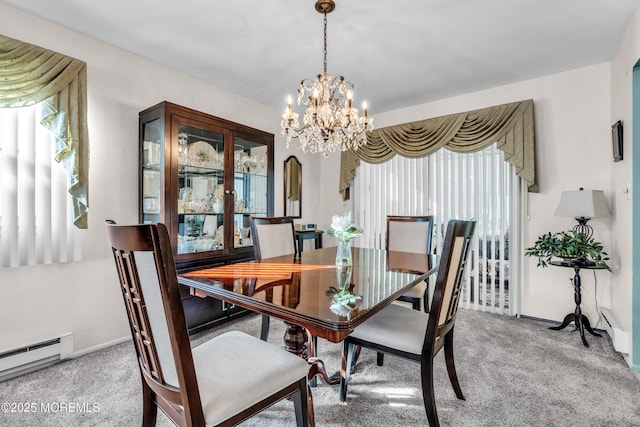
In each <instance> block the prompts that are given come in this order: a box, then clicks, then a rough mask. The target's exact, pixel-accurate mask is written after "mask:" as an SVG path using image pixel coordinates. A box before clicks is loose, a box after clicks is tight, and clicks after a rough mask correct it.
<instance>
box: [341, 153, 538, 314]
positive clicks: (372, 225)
mask: <svg viewBox="0 0 640 427" xmlns="http://www.w3.org/2000/svg"><path fill="white" fill-rule="evenodd" d="M525 194H526V181H524V180H522V179H521V178H518V177H517V176H516V173H515V167H514V166H513V165H510V164H509V163H506V162H505V161H504V155H503V152H502V151H501V150H499V149H497V148H496V144H493V145H491V146H490V147H488V148H486V149H484V150H481V151H477V152H473V153H454V152H452V151H449V150H447V149H440V150H438V151H437V152H435V153H434V154H432V155H431V156H428V157H423V158H416V159H409V158H405V157H401V156H395V157H393V158H392V159H391V160H389V161H388V162H385V163H381V164H370V163H365V162H362V163H361V164H360V166H359V168H358V175H357V176H356V177H355V179H354V184H353V187H352V193H351V196H352V198H353V204H354V212H356V217H355V218H354V220H355V222H356V223H357V224H358V225H360V226H362V227H364V230H365V231H364V235H363V236H362V237H361V238H360V239H359V240H358V244H359V245H362V246H366V247H372V248H384V244H385V240H386V236H385V233H386V216H387V215H433V216H434V217H435V225H434V236H433V246H434V250H435V251H436V253H438V252H440V250H441V249H442V242H443V239H444V235H443V233H444V230H445V228H446V224H447V222H448V221H449V219H470V218H475V219H476V220H477V221H478V227H477V229H476V235H475V237H474V242H473V248H472V250H473V252H472V254H471V263H472V268H471V269H467V275H468V277H467V279H466V280H465V283H464V288H463V300H462V301H461V305H462V306H466V307H469V308H475V309H477V310H483V311H491V312H495V313H501V314H513V315H515V314H517V311H518V304H517V301H518V296H517V292H518V289H517V288H516V286H515V284H516V283H517V282H518V281H517V280H510V278H511V277H514V278H515V277H518V274H519V264H518V260H514V257H516V258H518V256H517V254H518V253H519V252H518V251H515V252H514V250H513V249H514V248H517V247H518V246H517V245H519V236H520V222H521V220H520V218H521V216H522V215H521V209H520V205H521V200H522V198H523V197H524V195H525Z"/></svg>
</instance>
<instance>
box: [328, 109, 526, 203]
mask: <svg viewBox="0 0 640 427" xmlns="http://www.w3.org/2000/svg"><path fill="white" fill-rule="evenodd" d="M493 143H497V147H498V149H500V150H501V151H503V152H504V159H505V161H506V162H508V163H511V164H513V165H514V166H515V167H516V174H517V175H518V176H520V177H522V178H523V179H525V180H526V181H527V183H528V189H529V191H530V192H534V193H535V192H537V191H538V184H537V180H536V161H535V131H534V121H533V100H532V99H529V100H526V101H520V102H513V103H510V104H503V105H497V106H494V107H488V108H483V109H480V110H474V111H468V112H465V113H458V114H450V115H447V116H441V117H435V118H431V119H426V120H421V121H418V122H412V123H405V124H400V125H395V126H389V127H386V128H380V129H376V130H373V131H371V132H368V133H367V144H366V145H364V146H362V147H360V148H358V150H357V151H354V150H348V151H345V152H343V153H342V158H341V165H340V193H342V196H343V198H345V199H347V198H348V196H347V195H348V192H349V187H350V186H351V183H352V182H353V178H355V176H356V171H357V169H358V165H359V164H360V161H361V160H362V161H365V162H367V163H384V162H386V161H388V160H390V159H391V158H393V156H395V155H396V154H399V155H401V156H403V157H414V158H415V157H425V156H428V155H429V154H432V153H434V152H436V151H437V150H439V149H440V148H442V147H445V148H447V149H448V150H451V151H455V152H459V153H465V152H473V151H479V150H482V149H484V148H486V147H487V146H489V145H491V144H493Z"/></svg>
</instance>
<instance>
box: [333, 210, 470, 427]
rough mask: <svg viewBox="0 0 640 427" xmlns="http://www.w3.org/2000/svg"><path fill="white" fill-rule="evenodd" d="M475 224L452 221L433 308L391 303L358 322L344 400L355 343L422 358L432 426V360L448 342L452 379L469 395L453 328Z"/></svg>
mask: <svg viewBox="0 0 640 427" xmlns="http://www.w3.org/2000/svg"><path fill="white" fill-rule="evenodd" d="M475 227H476V222H475V221H460V220H452V221H449V223H448V225H447V231H446V235H445V239H444V245H443V250H442V254H441V257H440V261H439V264H438V271H437V277H436V284H435V288H434V292H433V301H432V303H431V310H430V311H429V313H424V312H422V311H418V310H410V309H408V308H406V307H402V306H400V305H398V304H391V305H389V306H387V307H385V308H384V309H382V310H381V311H380V312H378V313H376V314H375V315H373V316H372V317H371V318H369V319H368V320H367V321H365V322H364V323H363V324H361V325H360V326H358V327H356V329H355V330H354V331H353V333H352V334H351V335H349V336H348V337H347V338H346V339H345V340H344V341H343V343H342V366H341V370H340V391H339V398H340V400H341V401H343V402H344V401H345V400H346V397H347V386H348V384H349V379H350V376H351V366H352V363H353V357H354V352H355V347H356V346H361V347H364V348H370V349H373V350H375V351H377V352H383V353H385V354H391V355H394V356H398V357H401V358H404V359H408V360H412V361H415V362H419V363H420V378H421V382H422V398H423V400H424V406H425V410H426V413H427V419H428V421H429V425H430V426H438V425H439V421H438V414H437V412H436V403H435V395H434V389H433V359H434V357H435V356H436V354H437V353H438V352H439V351H440V349H442V348H443V347H444V357H445V361H446V365H447V372H448V374H449V380H450V381H451V385H452V386H453V390H454V391H455V393H456V396H457V397H458V399H461V400H464V395H463V394H462V389H461V388H460V383H459V382H458V376H457V373H456V368H455V363H454V357H453V330H454V326H455V320H456V313H457V309H458V302H459V298H460V288H461V285H462V281H463V279H464V271H465V268H466V265H467V258H468V253H469V246H470V244H471V239H472V237H473V233H474V231H475Z"/></svg>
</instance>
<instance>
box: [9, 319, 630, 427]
mask: <svg viewBox="0 0 640 427" xmlns="http://www.w3.org/2000/svg"><path fill="white" fill-rule="evenodd" d="M548 326H549V324H548V323H544V322H540V321H536V320H530V319H518V318H514V317H507V316H499V315H494V314H488V313H481V312H476V311H471V310H465V309H460V310H459V313H458V319H457V322H456V333H455V354H456V365H457V370H458V377H459V379H460V384H461V387H462V390H463V392H464V394H465V397H466V400H464V401H462V400H458V399H456V397H455V394H454V392H453V389H452V387H451V385H450V383H449V379H448V376H447V373H446V367H445V364H444V358H443V357H442V354H440V355H438V357H437V360H436V361H435V368H434V377H435V388H436V404H437V409H438V414H439V417H440V422H441V424H442V425H443V426H569V425H578V426H640V381H638V378H637V376H636V375H635V374H634V373H633V372H632V371H631V370H630V369H629V367H628V366H627V364H626V363H625V362H624V360H623V358H622V357H621V356H620V354H618V353H616V352H615V351H614V349H613V347H612V345H611V341H610V340H609V338H608V337H607V336H606V335H605V336H604V337H602V338H597V337H593V336H591V335H588V336H587V340H588V341H589V344H590V347H589V348H586V347H584V346H583V345H582V343H581V341H580V336H579V335H578V333H577V332H572V328H571V327H569V328H565V329H564V330H563V331H552V330H549V329H548ZM228 330H243V331H245V332H247V333H249V334H251V335H254V336H259V331H260V316H258V315H247V316H244V317H242V318H239V319H237V320H236V321H234V322H232V323H228V324H224V325H221V326H218V327H216V328H213V329H210V330H207V331H206V332H203V333H200V334H197V335H194V336H192V337H191V338H192V343H193V344H194V345H196V344H198V343H200V342H202V341H204V340H206V339H208V338H210V337H211V336H213V335H216V334H220V333H222V332H225V331H228ZM283 333H284V326H283V324H282V323H281V322H278V321H272V322H271V331H270V338H269V341H270V342H272V343H274V344H276V345H281V343H282V336H283ZM318 347H319V356H320V357H321V358H322V359H323V360H324V361H325V363H326V365H327V368H328V370H337V369H338V368H339V360H340V345H339V344H332V343H329V342H326V341H324V340H319V345H318ZM375 359H376V357H375V353H374V352H372V351H368V350H363V351H362V355H361V358H360V360H359V362H358V370H357V372H356V373H355V374H354V375H352V377H351V382H350V384H349V393H348V396H347V401H346V402H344V403H341V402H339V400H338V390H337V387H336V386H328V385H325V384H323V383H321V382H319V384H318V386H317V387H315V388H313V389H312V393H313V399H314V406H315V415H316V424H317V425H318V426H370V425H373V426H376V425H377V426H418V425H427V424H428V423H427V418H426V415H425V411H424V406H423V402H422V392H421V387H420V376H419V372H420V368H419V365H418V364H415V363H412V362H409V361H405V360H400V359H398V358H394V357H391V356H387V357H386V358H385V365H384V366H383V367H379V366H376V363H375ZM140 393H141V386H140V375H139V371H138V366H137V364H136V360H135V351H134V349H133V344H132V343H131V342H127V343H124V344H120V345H116V346H113V347H110V348H108V349H105V350H102V351H97V352H94V353H91V354H89V355H86V356H83V357H79V358H76V359H72V360H69V361H65V362H62V363H59V364H57V365H54V366H52V367H49V368H46V369H42V370H39V371H36V372H32V373H29V374H25V375H22V376H20V377H17V378H13V379H10V380H7V381H4V382H2V383H0V402H8V403H9V406H7V405H3V406H2V411H0V426H12V427H13V426H16V427H19V426H45V427H48V426H61V427H62V426H64V427H69V426H138V425H140V424H141V418H142V405H141V402H140ZM7 409H9V411H8V412H7ZM11 409H14V410H15V411H16V412H11ZM27 409H31V411H29V412H26V410H27ZM157 424H158V425H159V426H171V425H172V423H171V422H170V421H169V420H168V419H167V418H166V417H165V416H164V414H162V413H161V412H159V414H158V423H157ZM294 425H295V419H294V413H293V406H292V404H291V402H288V401H282V402H280V403H277V404H276V405H274V406H272V407H271V408H269V409H268V410H266V411H264V412H262V413H261V414H259V415H257V416H255V417H254V418H252V419H250V420H248V421H245V422H244V423H243V424H242V426H245V427H249V426H256V427H257V426H260V427H264V426H294Z"/></svg>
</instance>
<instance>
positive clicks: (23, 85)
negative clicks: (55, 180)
mask: <svg viewBox="0 0 640 427" xmlns="http://www.w3.org/2000/svg"><path fill="white" fill-rule="evenodd" d="M39 102H42V103H43V105H42V117H41V123H42V125H43V126H45V127H46V128H47V129H49V130H50V131H51V132H52V133H53V134H54V135H55V137H56V150H55V160H56V161H57V162H58V163H60V164H61V165H62V166H63V167H64V168H65V170H66V171H67V176H68V185H67V187H68V191H69V194H71V196H72V199H73V210H74V212H73V213H74V215H73V216H74V224H75V225H76V226H77V227H78V228H87V212H88V209H89V204H88V199H89V183H88V174H89V173H88V172H89V171H88V169H89V132H88V129H87V67H86V63H85V62H83V61H79V60H77V59H74V58H71V57H68V56H65V55H62V54H60V53H57V52H53V51H50V50H47V49H43V48H41V47H38V46H34V45H31V44H29V43H24V42H21V41H19V40H15V39H11V38H9V37H5V36H3V35H0V108H8V107H26V106H29V105H33V104H37V103H39Z"/></svg>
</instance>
